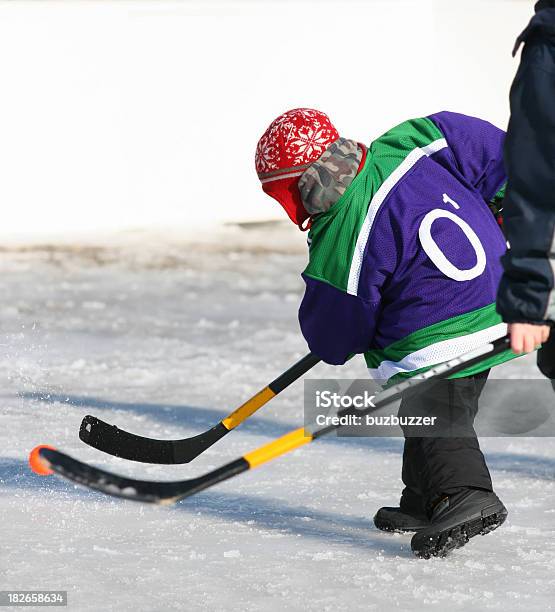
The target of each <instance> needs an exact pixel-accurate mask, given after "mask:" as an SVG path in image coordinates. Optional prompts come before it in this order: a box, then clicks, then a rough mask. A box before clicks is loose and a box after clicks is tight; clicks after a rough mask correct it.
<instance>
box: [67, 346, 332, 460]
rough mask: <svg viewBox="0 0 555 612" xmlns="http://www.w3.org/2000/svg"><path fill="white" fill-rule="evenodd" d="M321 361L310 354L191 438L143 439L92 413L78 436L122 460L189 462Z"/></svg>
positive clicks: (85, 419) (82, 424)
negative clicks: (215, 422) (209, 427)
mask: <svg viewBox="0 0 555 612" xmlns="http://www.w3.org/2000/svg"><path fill="white" fill-rule="evenodd" d="M319 362H320V358H319V357H316V355H314V354H313V353H309V354H308V355H306V356H305V357H303V358H302V359H301V360H300V361H298V362H297V363H296V364H295V365H293V366H291V367H290V368H289V369H288V370H287V371H286V372H284V373H283V374H282V375H281V376H278V378H276V379H275V380H274V381H272V382H271V383H270V384H269V385H268V386H267V387H264V389H262V390H261V391H259V392H258V393H257V394H256V395H253V396H252V397H251V398H250V399H249V400H248V401H246V402H245V403H244V404H243V405H241V406H239V408H237V409H236V410H234V411H233V412H231V413H230V414H228V415H227V416H226V417H225V418H224V419H222V420H221V421H220V422H219V423H218V424H217V425H214V427H212V428H211V429H208V430H207V431H205V432H203V433H201V434H198V435H197V436H192V437H191V438H184V439H183V440H156V439H154V438H144V437H143V436H137V435H135V434H132V433H129V432H128V431H125V430H123V429H119V428H118V427H116V426H115V425H110V424H109V423H105V422H104V421H101V420H100V419H99V418H97V417H95V416H91V415H87V416H86V417H85V418H84V419H83V421H82V422H81V428H80V430H79V437H80V438H81V440H82V441H83V442H85V443H86V444H88V445H89V446H93V447H94V448H96V449H98V450H100V451H102V452H104V453H108V454H109V455H114V456H115V457H121V458H122V459H130V460H131V461H141V462H142V463H163V464H175V463H189V462H190V461H192V460H193V459H195V457H198V456H199V455H200V454H201V453H203V452H204V451H205V450H206V449H207V448H210V447H211V446H212V445H213V444H215V443H216V442H217V441H218V440H221V439H222V438H223V437H224V436H225V435H226V434H228V433H229V432H230V431H231V430H232V429H235V428H236V427H237V426H238V425H240V424H241V423H243V422H244V421H246V420H247V419H248V418H249V417H250V416H252V415H253V414H254V413H255V412H256V411H257V410H259V409H260V408H262V406H264V405H265V404H267V403H268V402H269V401H270V400H271V399H272V398H274V397H275V396H276V395H278V393H281V392H282V391H283V390H284V389H286V388H287V387H288V386H289V385H291V384H292V383H294V382H295V381H296V380H298V379H299V378H300V377H301V376H303V374H306V373H307V372H308V371H309V370H310V369H311V368H313V367H314V366H315V365H316V364H317V363H319Z"/></svg>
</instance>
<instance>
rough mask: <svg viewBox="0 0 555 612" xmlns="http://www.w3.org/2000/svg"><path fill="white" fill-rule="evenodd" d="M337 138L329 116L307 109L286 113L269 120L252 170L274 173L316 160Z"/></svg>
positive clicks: (263, 173)
mask: <svg viewBox="0 0 555 612" xmlns="http://www.w3.org/2000/svg"><path fill="white" fill-rule="evenodd" d="M338 138H339V134H338V133H337V130H336V129H335V127H334V126H333V124H332V123H331V121H330V119H329V117H328V116H327V115H325V114H324V113H321V112H320V111H317V110H314V109H311V108H296V109H293V110H290V111H288V112H286V113H283V115H280V116H279V117H278V118H277V119H275V120H274V121H272V123H271V124H270V126H269V127H268V129H267V130H266V131H265V132H264V134H263V136H262V138H261V139H260V140H259V141H258V146H257V148H256V171H257V173H258V174H259V175H265V174H268V173H274V172H276V171H278V173H279V171H283V170H287V169H291V168H298V167H299V166H306V165H308V164H311V163H312V162H314V161H316V160H317V159H318V158H319V157H320V156H321V155H322V153H324V151H325V150H326V149H327V148H328V146H329V145H330V144H331V143H332V142H335V141H336V140H337V139H338Z"/></svg>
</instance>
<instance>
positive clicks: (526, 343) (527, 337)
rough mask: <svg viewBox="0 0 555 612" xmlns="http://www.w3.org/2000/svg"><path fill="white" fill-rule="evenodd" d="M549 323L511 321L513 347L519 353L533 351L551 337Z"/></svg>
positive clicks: (510, 331) (510, 332)
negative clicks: (537, 323) (535, 323)
mask: <svg viewBox="0 0 555 612" xmlns="http://www.w3.org/2000/svg"><path fill="white" fill-rule="evenodd" d="M549 332H550V327H549V325H532V324H530V323H509V335H510V337H511V348H512V349H513V352H514V353H516V354H517V355H521V354H522V353H531V352H532V351H534V350H536V348H538V346H539V345H540V344H543V343H544V342H547V339H548V338H549Z"/></svg>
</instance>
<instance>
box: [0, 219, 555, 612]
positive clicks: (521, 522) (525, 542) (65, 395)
mask: <svg viewBox="0 0 555 612" xmlns="http://www.w3.org/2000/svg"><path fill="white" fill-rule="evenodd" d="M297 234H298V232H296V233H295V234H294V235H293V234H289V233H288V232H286V231H284V230H279V231H278V229H277V228H272V227H269V228H255V229H252V230H251V231H247V230H244V229H243V230H238V229H234V230H231V229H230V230H229V231H228V232H227V233H226V234H225V235H224V236H223V237H222V238H221V239H218V240H217V241H215V242H214V241H212V242H211V241H206V240H197V241H195V243H192V242H190V241H180V240H178V239H177V238H176V237H173V238H172V240H170V241H169V243H166V242H165V241H164V240H162V239H161V237H160V236H157V237H152V236H148V235H142V236H138V237H135V239H134V240H132V241H129V243H127V244H124V245H123V246H121V245H120V244H119V243H118V242H117V241H114V242H109V243H104V244H87V245H81V246H73V245H71V244H66V245H63V246H62V247H59V248H58V247H52V246H47V245H35V246H33V247H30V248H24V247H15V246H13V247H10V248H8V249H6V250H4V252H3V253H2V256H1V259H0V272H1V274H0V291H1V295H2V301H1V303H0V326H1V335H0V345H1V346H0V360H1V368H0V377H1V381H2V385H1V387H0V393H1V409H0V411H1V428H0V443H1V444H0V449H1V450H0V520H1V529H2V531H1V540H0V589H67V590H68V591H69V608H68V609H71V610H90V611H95V612H96V611H98V610H118V611H119V610H122V611H127V610H134V611H135V610H140V611H145V610H146V611H150V610H152V611H155V610H237V611H239V610H240V611H248V610H271V611H273V610H284V609H287V610H303V611H307V610H334V611H335V610H380V611H382V610H395V609H400V610H409V609H411V610H420V609H426V610H436V609H437V610H440V609H441V610H444V609H445V608H449V609H450V610H548V609H554V606H555V604H554V602H555V542H554V535H555V504H554V501H555V486H554V483H555V457H554V450H555V441H554V440H553V439H551V438H538V439H531V438H522V439H488V440H484V441H483V448H484V449H485V450H486V453H487V457H488V461H489V465H490V468H491V471H492V475H493V479H494V482H495V486H496V489H497V492H498V494H499V495H500V497H501V498H502V499H503V500H504V501H505V503H506V505H507V507H508V509H509V519H508V521H507V523H506V524H505V526H503V527H502V528H501V529H499V530H497V531H496V532H494V533H493V534H491V535H488V536H487V537H484V538H481V537H477V538H475V539H474V540H473V541H472V543H471V544H469V545H468V546H467V547H465V548H463V549H461V550H459V551H456V552H455V553H453V554H452V555H451V556H450V557H449V558H447V559H441V560H438V559H435V560H431V561H422V560H417V559H415V558H413V556H412V554H411V551H410V545H409V542H410V536H400V535H393V536H391V535H387V534H383V533H380V532H378V531H377V530H376V529H375V528H374V527H373V525H372V520H371V518H372V516H373V514H374V512H375V510H376V509H377V508H378V507H379V506H380V505H382V504H388V505H389V504H394V503H396V501H397V500H398V495H399V492H400V488H401V482H400V476H399V472H400V465H401V462H400V458H401V448H402V440H399V439H394V438H378V439H337V438H331V439H323V440H321V441H319V442H317V443H315V444H313V445H311V446H310V447H305V448H303V449H301V450H299V451H297V452H295V453H293V454H292V455H289V456H287V457H284V458H282V459H280V460H278V461H275V462H273V463H271V464H268V465H265V466H263V467H261V468H259V469H257V470H253V471H251V472H248V473H247V474H244V475H241V476H238V477H237V478H234V479H232V480H230V481H228V482H226V483H222V484H221V485H218V486H217V487H214V488H213V489H211V490H209V491H207V492H205V493H202V494H199V495H198V496H196V497H193V498H191V499H189V500H185V501H184V502H181V503H179V504H178V505H177V506H175V507H169V508H158V507H151V506H145V505H140V504H134V503H132V502H126V501H122V500H115V499H111V498H108V497H105V496H103V495H100V494H98V493H95V492H90V491H87V490H84V489H81V488H78V487H74V486H73V485H71V484H69V483H67V482H64V481H61V480H59V479H57V478H54V477H51V478H41V477H39V476H35V475H33V474H32V473H31V472H30V471H29V469H28V467H27V463H26V461H27V455H28V452H29V451H30V450H31V449H32V448H33V447H34V446H35V445H37V444H41V443H48V444H53V445H55V446H57V447H59V448H61V449H63V450H64V451H67V452H69V453H70V454H72V455H74V456H75V457H77V458H79V459H84V460H88V461H92V462H94V464H96V465H98V466H101V467H103V468H107V469H111V470H115V471H117V472H119V473H121V474H125V475H130V476H134V477H144V478H153V479H154V478H161V479H175V478H188V477H193V476H195V475H198V474H200V473H203V472H204V471H206V470H208V469H212V468H214V467H217V466H219V465H222V464H224V463H225V462H227V461H229V460H231V459H235V458H237V457H238V456H240V455H242V454H243V453H245V452H247V451H248V450H251V449H253V448H255V447H257V446H258V445H260V444H261V443H264V442H266V441H268V440H270V439H271V438H273V437H275V436H278V435H280V434H282V433H284V432H286V431H288V430H289V429H291V428H295V427H297V426H298V425H299V424H300V423H301V422H302V383H296V384H295V385H294V386H293V387H292V388H291V389H288V390H287V391H286V392H284V393H283V395H282V396H280V397H279V398H277V399H276V400H274V401H273V402H271V403H270V404H269V405H268V406H266V407H265V408H263V410H262V411H261V412H260V413H259V414H257V415H256V417H254V418H253V419H252V421H250V422H248V423H246V424H245V425H243V426H241V427H240V428H239V429H238V430H237V431H235V432H234V433H233V434H232V435H230V436H229V437H227V438H226V439H225V440H223V441H221V442H219V443H218V444H216V445H215V446H214V447H212V448H211V449H210V450H208V451H207V452H206V453H205V454H204V455H202V456H201V457H199V458H198V459H197V460H196V461H195V462H194V463H192V464H190V465H188V466H187V465H185V466H168V467H164V466H142V465H140V464H135V463H131V462H126V461H123V460H119V459H116V458H111V457H108V456H106V455H103V454H101V453H99V452H98V451H95V450H93V449H90V448H88V447H87V446H85V445H84V444H83V443H81V442H80V441H79V439H78V436H77V432H78V429H79V424H80V421H81V419H82V417H83V416H84V415H85V414H89V413H92V414H95V415H98V416H99V417H100V418H102V419H104V420H107V421H110V422H112V423H115V424H118V425H120V426H122V427H125V428H126V429H128V430H130V431H133V432H134V433H137V434H142V435H150V436H155V437H158V438H175V437H182V436H183V437H185V436H189V435H194V434H196V433H199V432H200V431H202V430H204V429H206V428H207V427H209V426H211V425H213V424H215V423H216V422H217V421H218V419H219V418H221V417H222V416H223V415H224V414H226V413H227V412H228V411H229V410H230V409H231V408H234V407H235V406H236V405H238V404H239V403H241V402H242V401H244V400H245V399H246V398H247V397H248V396H250V395H251V394H252V393H254V392H255V391H257V390H258V389H259V388H260V387H261V386H263V385H264V384H266V383H267V382H269V381H270V380H272V379H273V378H274V377H275V376H276V375H277V374H279V373H280V372H281V371H282V370H283V369H285V368H286V367H287V366H288V365H290V364H291V363H292V362H293V361H294V360H296V359H298V358H300V357H301V356H302V355H303V354H305V352H306V347H305V345H304V343H303V340H302V338H301V337H300V334H299V332H298V326H297V320H296V310H297V306H298V302H299V299H300V296H301V292H302V282H301V280H300V278H299V271H300V270H301V269H302V268H303V267H304V264H305V260H306V255H305V253H304V249H303V245H302V237H300V236H297ZM327 375H331V376H339V377H341V378H347V377H357V376H364V375H365V371H364V365H363V363H361V360H354V361H353V362H352V363H350V364H349V365H348V366H346V367H345V368H342V369H336V368H331V367H326V366H322V365H321V366H318V367H317V368H316V369H315V370H314V377H318V378H321V377H324V376H327ZM496 375H497V376H506V377H509V376H511V377H516V376H537V374H536V373H535V370H534V367H533V360H532V359H530V358H527V359H525V360H520V361H519V362H514V363H512V364H509V365H506V366H503V368H500V369H499V370H498V371H497V373H496Z"/></svg>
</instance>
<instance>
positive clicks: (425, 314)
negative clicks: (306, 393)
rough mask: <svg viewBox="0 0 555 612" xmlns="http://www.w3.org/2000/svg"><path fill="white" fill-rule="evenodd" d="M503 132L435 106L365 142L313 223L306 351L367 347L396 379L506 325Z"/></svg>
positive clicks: (332, 358)
mask: <svg viewBox="0 0 555 612" xmlns="http://www.w3.org/2000/svg"><path fill="white" fill-rule="evenodd" d="M504 137H505V134H504V132H503V131H501V130H500V129H498V128H496V127H495V126H493V125H491V124H490V123H487V122H486V121H482V120H480V119H476V118H473V117H467V116H465V115H460V114H456V113H449V112H442V113H438V114H436V115H431V116H430V117H426V118H422V119H413V120H410V121H406V122H404V123H402V124H401V125H398V126H397V127H395V128H393V129H392V130H390V131H389V132H387V133H386V134H384V135H383V136H381V137H380V138H378V139H377V140H376V141H374V142H373V143H372V144H371V145H370V146H369V147H368V151H367V156H366V161H365V164H364V167H363V168H362V169H361V171H360V172H359V173H358V175H357V176H356V178H355V179H354V180H353V182H352V183H351V185H350V186H349V187H348V188H347V190H346V191H345V193H344V194H343V196H342V197H341V198H340V199H339V200H338V201H337V202H336V203H335V204H334V205H333V206H332V207H331V208H330V209H329V210H328V211H327V212H325V213H322V214H320V215H318V216H316V217H315V219H314V221H313V224H312V228H311V231H310V234H309V244H310V260H309V264H308V266H307V268H306V270H305V271H304V273H303V278H304V280H305V282H306V293H305V296H304V299H303V302H302V304H301V308H300V311H299V320H300V324H301V329H302V332H303V334H304V336H305V338H306V340H307V342H308V345H309V347H310V350H311V351H313V352H314V353H315V354H316V355H318V356H319V357H321V358H322V359H323V360H324V361H326V362H328V363H332V364H342V363H345V361H346V360H347V359H348V358H349V356H350V355H352V354H354V353H364V356H365V359H366V363H367V365H368V368H369V369H370V373H371V375H372V376H373V377H374V378H376V379H379V380H381V381H392V380H393V379H396V378H398V377H408V376H413V375H415V374H418V373H421V372H423V371H425V370H426V369H428V368H430V367H432V366H433V365H435V364H438V363H441V362H443V361H445V360H447V359H451V358H453V357H456V356H458V355H460V354H462V353H464V352H466V351H469V350H472V349H474V348H476V347H478V346H481V345H482V344H484V343H486V342H489V341H491V340H494V339H496V338H499V337H501V336H503V335H505V333H506V325H505V324H503V322H502V320H501V317H500V316H499V315H498V314H497V312H496V310H495V299H496V294H497V287H498V285H499V280H500V278H501V274H502V267H501V261H500V258H501V256H502V255H503V254H504V252H505V250H506V242H505V239H504V237H503V234H502V232H501V230H500V228H499V226H498V224H497V222H496V219H495V217H494V215H493V214H492V212H491V210H490V208H489V206H488V203H489V202H490V201H491V200H493V199H494V198H496V197H499V194H500V193H502V190H503V188H504V185H505V182H506V177H505V171H504V167H503V140H504ZM512 357H513V355H512V353H510V352H507V353H504V354H502V355H500V356H498V357H496V358H493V359H491V360H489V361H486V362H484V363H483V364H481V365H480V366H477V367H475V368H473V369H468V370H465V371H464V372H463V373H461V374H460V376H467V375H469V374H473V373H477V372H479V371H482V370H484V369H487V368H488V367H491V366H493V365H496V364H498V363H501V362H503V361H507V360H508V359H511V358H512Z"/></svg>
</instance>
